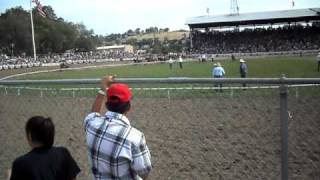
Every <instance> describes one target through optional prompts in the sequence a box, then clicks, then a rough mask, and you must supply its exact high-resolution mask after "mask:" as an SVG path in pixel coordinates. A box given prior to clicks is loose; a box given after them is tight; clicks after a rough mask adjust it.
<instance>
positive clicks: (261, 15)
mask: <svg viewBox="0 0 320 180" xmlns="http://www.w3.org/2000/svg"><path fill="white" fill-rule="evenodd" d="M310 16H320V8H310V9H295V10H282V11H266V12H254V13H243V14H236V15H230V14H228V15H218V16H198V17H193V18H188V19H187V21H186V24H187V25H192V24H205V23H226V22H242V21H259V20H267V19H269V20H272V19H290V18H302V17H310Z"/></svg>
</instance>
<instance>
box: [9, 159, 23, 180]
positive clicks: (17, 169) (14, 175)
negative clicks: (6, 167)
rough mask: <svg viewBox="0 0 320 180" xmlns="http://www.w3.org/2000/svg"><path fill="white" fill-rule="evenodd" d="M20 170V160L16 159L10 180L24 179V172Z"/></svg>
mask: <svg viewBox="0 0 320 180" xmlns="http://www.w3.org/2000/svg"><path fill="white" fill-rule="evenodd" d="M20 170H21V167H20V166H19V163H18V161H17V160H15V161H14V162H13V164H12V169H11V177H10V180H19V179H23V173H22V172H21V171H20Z"/></svg>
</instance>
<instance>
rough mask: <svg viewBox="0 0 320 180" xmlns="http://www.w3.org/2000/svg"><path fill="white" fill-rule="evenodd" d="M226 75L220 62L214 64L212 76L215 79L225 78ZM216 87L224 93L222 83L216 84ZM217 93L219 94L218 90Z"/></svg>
mask: <svg viewBox="0 0 320 180" xmlns="http://www.w3.org/2000/svg"><path fill="white" fill-rule="evenodd" d="M225 74H226V73H225V71H224V69H223V67H222V66H221V64H220V63H219V62H218V63H216V64H214V67H213V69H212V75H213V77H214V78H223V77H224V76H225ZM215 87H220V89H219V91H220V92H222V83H215ZM216 92H218V89H216Z"/></svg>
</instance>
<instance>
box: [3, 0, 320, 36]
mask: <svg viewBox="0 0 320 180" xmlns="http://www.w3.org/2000/svg"><path fill="white" fill-rule="evenodd" d="M39 1H40V2H41V3H42V5H50V6H52V7H53V9H54V10H55V13H56V14H57V16H58V17H62V18H64V19H65V20H67V21H72V22H78V23H79V22H82V23H84V25H86V26H87V28H88V29H93V30H94V32H95V33H96V34H102V35H106V34H110V33H123V32H125V31H127V30H128V29H133V30H134V29H136V28H141V29H145V28H148V27H150V26H157V27H159V28H166V27H169V28H170V30H178V29H188V27H187V26H186V25H185V21H186V18H188V17H194V16H201V15H205V14H206V13H207V12H206V9H207V8H209V13H210V15H220V14H228V13H229V12H230V0H39ZM294 1H295V7H294V8H295V9H300V8H310V7H313V8H314V7H320V0H294ZM238 4H239V8H240V13H245V12H259V11H272V10H284V9H292V8H293V7H292V0H238ZM15 6H22V7H23V8H24V9H30V0H0V12H1V13H3V12H4V11H5V10H6V9H8V8H11V7H15Z"/></svg>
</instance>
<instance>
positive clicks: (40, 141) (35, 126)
mask: <svg viewBox="0 0 320 180" xmlns="http://www.w3.org/2000/svg"><path fill="white" fill-rule="evenodd" d="M25 128H26V135H27V139H28V141H29V144H30V146H35V145H37V146H41V147H44V148H51V147H52V145H53V143H54V134H55V128H54V124H53V122H52V120H51V118H49V117H48V118H45V117H42V116H33V117H31V118H30V119H28V121H27V123H26V127H25Z"/></svg>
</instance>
